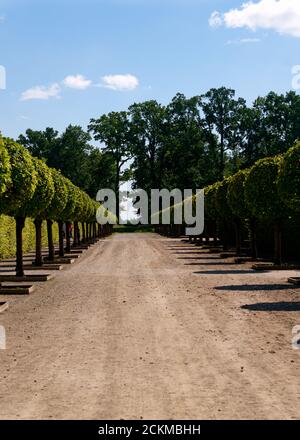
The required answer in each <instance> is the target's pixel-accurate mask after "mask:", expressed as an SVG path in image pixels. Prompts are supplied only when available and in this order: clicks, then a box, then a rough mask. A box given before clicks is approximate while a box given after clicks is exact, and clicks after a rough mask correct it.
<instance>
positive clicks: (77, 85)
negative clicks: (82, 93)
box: [63, 75, 92, 90]
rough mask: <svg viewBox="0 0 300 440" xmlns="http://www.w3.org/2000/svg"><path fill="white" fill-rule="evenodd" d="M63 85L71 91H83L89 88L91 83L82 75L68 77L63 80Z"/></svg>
mask: <svg viewBox="0 0 300 440" xmlns="http://www.w3.org/2000/svg"><path fill="white" fill-rule="evenodd" d="M63 84H64V86H66V87H69V88H71V89H78V90H85V89H87V88H88V87H90V85H91V84H92V81H91V80H89V79H86V78H85V77H84V76H83V75H69V76H66V78H65V79H64V80H63Z"/></svg>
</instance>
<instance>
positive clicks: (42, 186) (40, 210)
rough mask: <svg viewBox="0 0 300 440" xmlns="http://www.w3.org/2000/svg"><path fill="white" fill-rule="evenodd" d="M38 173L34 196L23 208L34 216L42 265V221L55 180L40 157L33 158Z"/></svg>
mask: <svg viewBox="0 0 300 440" xmlns="http://www.w3.org/2000/svg"><path fill="white" fill-rule="evenodd" d="M32 161H33V164H34V167H35V171H36V174H37V185H36V188H35V192H34V194H33V197H32V198H31V199H30V200H29V202H28V203H27V204H26V206H24V207H23V208H22V214H23V215H24V217H27V216H29V217H32V218H33V219H34V225H35V264H36V266H42V264H43V259H42V223H43V220H44V218H45V212H46V209H47V208H48V206H49V205H50V204H51V201H52V199H53V196H54V191H55V188H54V182H53V179H52V174H51V170H50V168H48V167H47V165H46V164H45V163H44V162H43V161H42V160H40V159H37V158H35V157H33V158H32Z"/></svg>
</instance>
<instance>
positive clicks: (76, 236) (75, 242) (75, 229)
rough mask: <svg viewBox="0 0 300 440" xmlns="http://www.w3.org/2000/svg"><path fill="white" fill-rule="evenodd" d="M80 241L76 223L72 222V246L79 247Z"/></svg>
mask: <svg viewBox="0 0 300 440" xmlns="http://www.w3.org/2000/svg"><path fill="white" fill-rule="evenodd" d="M79 245H80V240H79V226H78V222H74V237H73V246H79Z"/></svg>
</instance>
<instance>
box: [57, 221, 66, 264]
mask: <svg viewBox="0 0 300 440" xmlns="http://www.w3.org/2000/svg"><path fill="white" fill-rule="evenodd" d="M58 233H59V256H60V257H64V255H65V249H64V222H63V221H61V220H59V221H58Z"/></svg>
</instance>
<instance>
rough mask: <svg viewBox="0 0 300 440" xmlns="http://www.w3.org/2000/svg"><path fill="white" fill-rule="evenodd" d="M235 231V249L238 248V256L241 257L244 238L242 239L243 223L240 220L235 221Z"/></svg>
mask: <svg viewBox="0 0 300 440" xmlns="http://www.w3.org/2000/svg"><path fill="white" fill-rule="evenodd" d="M234 229H235V247H236V255H237V256H240V255H241V248H242V238H241V221H240V219H235V221H234Z"/></svg>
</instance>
